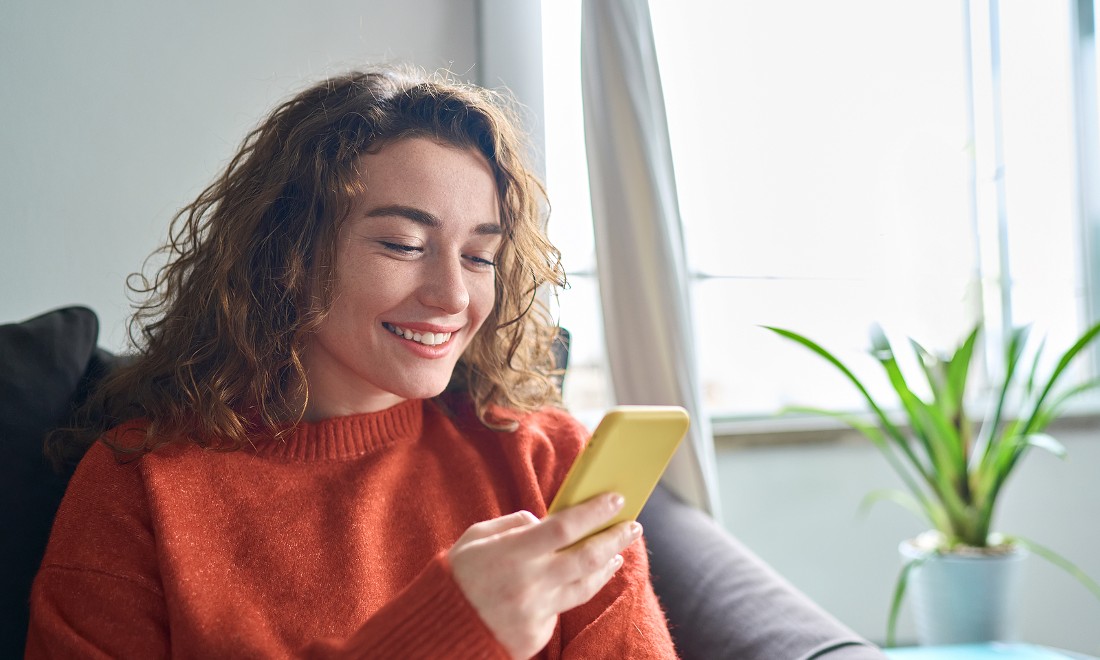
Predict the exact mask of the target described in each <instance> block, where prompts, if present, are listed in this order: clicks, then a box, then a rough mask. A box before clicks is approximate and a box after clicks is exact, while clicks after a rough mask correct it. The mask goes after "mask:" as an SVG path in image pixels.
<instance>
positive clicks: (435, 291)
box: [419, 255, 470, 314]
mask: <svg viewBox="0 0 1100 660" xmlns="http://www.w3.org/2000/svg"><path fill="white" fill-rule="evenodd" d="M432 262H433V267H432V268H429V269H427V270H426V272H425V275H426V277H425V281H423V282H421V283H420V296H419V297H420V302H421V303H423V304H424V305H426V306H428V307H434V308H436V309H439V310H441V311H443V312H445V313H447V314H458V313H460V312H462V311H464V310H465V309H466V307H467V306H469V304H470V290H469V288H468V287H467V285H466V269H465V268H464V267H463V265H462V257H461V256H450V255H447V256H444V255H437V256H436V257H435V258H434V259H432Z"/></svg>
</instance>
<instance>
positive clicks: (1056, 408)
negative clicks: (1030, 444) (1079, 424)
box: [1032, 378, 1100, 431]
mask: <svg viewBox="0 0 1100 660" xmlns="http://www.w3.org/2000/svg"><path fill="white" fill-rule="evenodd" d="M1097 387H1100V378H1093V379H1092V380H1088V381H1085V382H1084V383H1079V384H1077V385H1075V386H1073V387H1071V388H1070V389H1068V390H1066V391H1065V392H1062V393H1061V394H1059V395H1058V396H1057V397H1055V398H1054V400H1053V401H1051V402H1050V403H1048V404H1047V405H1046V407H1044V408H1043V412H1042V414H1041V415H1040V416H1039V418H1038V419H1036V420H1035V423H1034V424H1032V426H1033V427H1034V429H1033V430H1035V431H1042V430H1043V429H1045V428H1046V427H1047V426H1049V425H1050V423H1051V422H1052V421H1054V419H1055V418H1056V417H1057V416H1058V414H1059V413H1060V412H1061V411H1062V406H1064V405H1065V404H1066V403H1068V402H1069V400H1070V399H1072V398H1074V397H1076V396H1077V395H1079V394H1082V393H1084V392H1087V391H1089V390H1092V389H1096V388H1097Z"/></svg>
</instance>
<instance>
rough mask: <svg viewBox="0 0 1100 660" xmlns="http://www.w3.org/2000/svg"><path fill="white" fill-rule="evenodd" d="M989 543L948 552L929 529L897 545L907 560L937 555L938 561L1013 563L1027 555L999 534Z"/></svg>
mask: <svg viewBox="0 0 1100 660" xmlns="http://www.w3.org/2000/svg"><path fill="white" fill-rule="evenodd" d="M990 541H991V545H989V546H988V547H984V548H979V547H975V546H971V545H959V546H956V547H955V548H952V549H950V550H948V549H945V548H944V547H943V546H944V536H943V534H942V533H940V532H939V531H937V530H934V529H931V530H928V531H926V532H922V533H921V534H918V535H917V536H916V537H914V538H911V539H905V540H904V541H902V542H901V543H899V544H898V552H900V553H901V555H902V556H903V557H905V558H907V559H921V558H925V557H928V556H929V555H938V556H939V558H940V559H944V560H957V561H974V560H978V561H991V560H998V559H1000V560H1005V561H1013V560H1020V559H1023V558H1024V557H1026V556H1027V555H1028V554H1029V552H1028V550H1027V548H1025V547H1024V546H1022V545H1020V544H1019V543H1017V542H1015V541H1012V540H1006V539H1005V538H1004V537H1003V536H1002V535H1000V534H991V535H990Z"/></svg>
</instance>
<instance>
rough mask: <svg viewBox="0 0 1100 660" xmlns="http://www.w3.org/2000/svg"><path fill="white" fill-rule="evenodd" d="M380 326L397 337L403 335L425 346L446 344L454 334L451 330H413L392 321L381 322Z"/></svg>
mask: <svg viewBox="0 0 1100 660" xmlns="http://www.w3.org/2000/svg"><path fill="white" fill-rule="evenodd" d="M382 326H383V327H384V328H386V329H387V330H389V331H390V332H392V333H393V334H395V335H397V336H398V337H404V338H405V339H408V340H409V341H415V342H417V343H418V344H424V345H425V346H440V345H442V344H446V343H447V342H448V341H450V340H451V335H452V334H454V333H451V332H414V331H412V330H409V329H408V328H402V327H399V326H396V325H394V324H392V323H382Z"/></svg>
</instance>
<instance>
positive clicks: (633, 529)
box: [630, 522, 642, 539]
mask: <svg viewBox="0 0 1100 660" xmlns="http://www.w3.org/2000/svg"><path fill="white" fill-rule="evenodd" d="M641 535H642V524H641V523H638V522H632V523H630V538H632V539H636V538H638V537H639V536H641Z"/></svg>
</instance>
